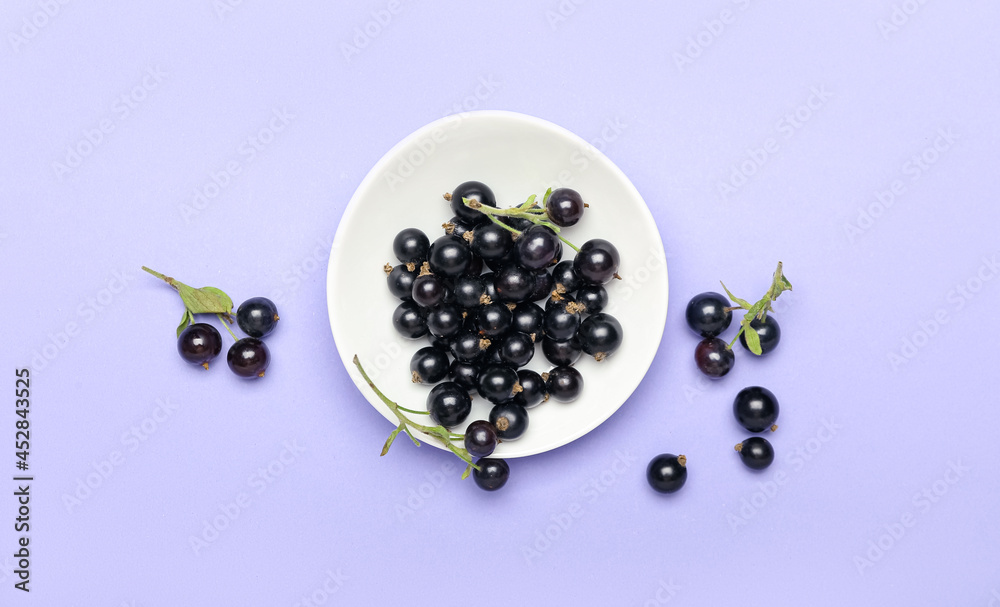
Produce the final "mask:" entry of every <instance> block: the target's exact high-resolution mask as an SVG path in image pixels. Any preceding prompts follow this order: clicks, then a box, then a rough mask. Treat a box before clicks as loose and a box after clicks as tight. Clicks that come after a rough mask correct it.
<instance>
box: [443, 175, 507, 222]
mask: <svg viewBox="0 0 1000 607" xmlns="http://www.w3.org/2000/svg"><path fill="white" fill-rule="evenodd" d="M463 198H468V199H470V200H475V201H477V202H478V203H480V204H485V205H486V206H489V207H496V206H497V199H496V196H494V195H493V190H491V189H490V188H489V186H487V185H486V184H485V183H482V182H479V181H466V182H464V183H462V184H459V186H458V187H456V188H455V189H454V190H452V192H451V195H450V196H449V200H450V201H451V210H452V212H453V213H455V216H456V217H458V218H459V219H461V220H462V221H463V222H465V223H466V224H468V225H471V226H477V225H480V224H483V223H486V222H487V221H489V220H490V218H489V217H487V216H486V215H484V214H482V213H480V212H479V211H477V210H475V209H470V208H469V207H467V206H465V203H464V202H463V201H462V199H463Z"/></svg>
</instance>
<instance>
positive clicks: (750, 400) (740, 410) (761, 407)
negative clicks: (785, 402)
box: [733, 386, 778, 432]
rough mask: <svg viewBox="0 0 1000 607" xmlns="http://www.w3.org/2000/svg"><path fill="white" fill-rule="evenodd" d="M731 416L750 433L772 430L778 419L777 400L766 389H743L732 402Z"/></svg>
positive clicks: (753, 387) (758, 387)
mask: <svg viewBox="0 0 1000 607" xmlns="http://www.w3.org/2000/svg"><path fill="white" fill-rule="evenodd" d="M733 415H734V416H735V417H736V421H738V422H739V423H740V425H741V426H743V427H744V428H746V429H747V430H749V431H750V432H763V431H764V430H767V429H768V428H771V429H774V422H775V421H777V419H778V399H777V398H775V396H774V393H773V392H771V391H770V390H768V389H767V388H761V387H760V386H750V387H748V388H743V389H742V390H740V392H739V394H737V395H736V399H735V400H733Z"/></svg>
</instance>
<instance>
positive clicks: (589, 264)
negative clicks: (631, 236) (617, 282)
mask: <svg viewBox="0 0 1000 607" xmlns="http://www.w3.org/2000/svg"><path fill="white" fill-rule="evenodd" d="M620 263H621V255H619V253H618V249H617V248H616V247H615V245H613V244H611V243H610V242H608V241H607V240H604V239H603V238H595V239H593V240H588V241H587V242H585V243H583V246H581V247H580V252H579V253H577V254H576V257H575V258H573V268H574V269H575V270H576V273H577V275H579V276H580V278H581V279H582V280H583V281H584V282H586V283H590V284H595V285H603V284H605V283H606V282H608V281H609V280H611V279H612V278H614V276H615V274H616V273H617V272H618V265H619V264H620Z"/></svg>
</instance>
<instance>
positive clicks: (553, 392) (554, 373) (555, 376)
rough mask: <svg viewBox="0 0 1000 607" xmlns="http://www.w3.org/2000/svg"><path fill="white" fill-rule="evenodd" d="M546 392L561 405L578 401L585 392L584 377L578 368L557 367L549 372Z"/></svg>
mask: <svg viewBox="0 0 1000 607" xmlns="http://www.w3.org/2000/svg"><path fill="white" fill-rule="evenodd" d="M545 388H546V389H545V391H546V392H548V393H549V396H551V397H552V398H554V399H556V400H557V401H559V402H561V403H568V402H571V401H574V400H576V398H577V397H578V396H580V392H582V391H583V376H582V375H580V372H579V371H577V370H576V367H556V368H555V369H552V370H551V371H549V377H548V379H547V380H545Z"/></svg>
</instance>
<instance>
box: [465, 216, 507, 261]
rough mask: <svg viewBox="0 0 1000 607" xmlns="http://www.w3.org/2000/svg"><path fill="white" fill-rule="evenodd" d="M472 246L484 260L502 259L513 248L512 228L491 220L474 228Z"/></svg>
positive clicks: (474, 251) (473, 250)
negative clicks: (509, 228)
mask: <svg viewBox="0 0 1000 607" xmlns="http://www.w3.org/2000/svg"><path fill="white" fill-rule="evenodd" d="M471 246H472V252H473V253H475V254H476V255H479V256H480V257H481V258H483V260H487V259H489V260H494V259H501V258H503V257H504V256H505V255H507V253H509V252H510V250H511V248H513V246H514V239H513V238H511V233H510V230H508V229H506V228H504V227H502V226H500V225H497V224H495V223H493V222H492V221H491V222H489V223H487V224H485V225H482V226H479V227H478V228H476V229H475V230H473V232H472V243H471Z"/></svg>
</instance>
